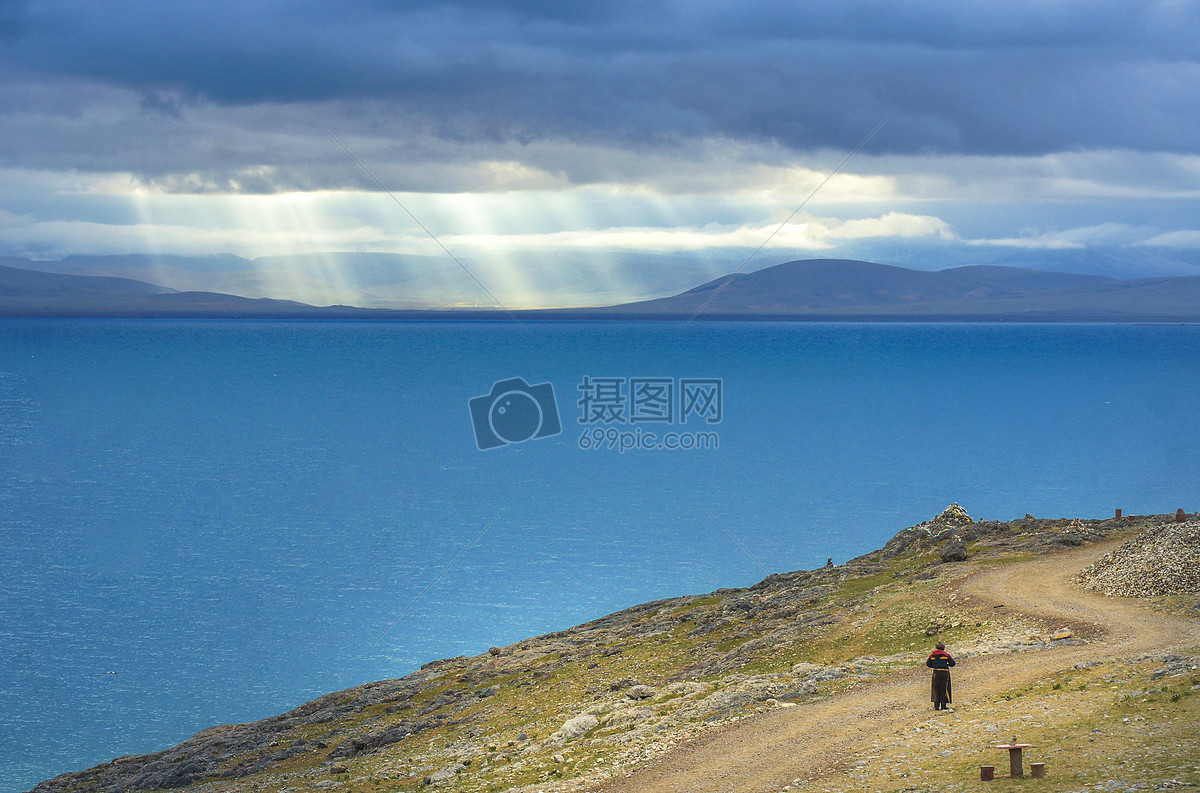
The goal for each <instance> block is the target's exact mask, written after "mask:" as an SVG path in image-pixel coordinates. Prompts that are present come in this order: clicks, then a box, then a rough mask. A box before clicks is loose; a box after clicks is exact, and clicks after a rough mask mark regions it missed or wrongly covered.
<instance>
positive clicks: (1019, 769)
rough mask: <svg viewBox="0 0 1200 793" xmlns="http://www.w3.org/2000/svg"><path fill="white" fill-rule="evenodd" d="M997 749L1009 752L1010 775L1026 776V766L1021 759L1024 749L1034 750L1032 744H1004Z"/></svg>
mask: <svg viewBox="0 0 1200 793" xmlns="http://www.w3.org/2000/svg"><path fill="white" fill-rule="evenodd" d="M996 748H997V749H1007V750H1008V775H1009V776H1012V777H1023V776H1025V766H1024V764H1023V761H1022V759H1021V750H1022V749H1032V748H1033V744H1031V743H1002V744H1000V745H999V746H997V747H996Z"/></svg>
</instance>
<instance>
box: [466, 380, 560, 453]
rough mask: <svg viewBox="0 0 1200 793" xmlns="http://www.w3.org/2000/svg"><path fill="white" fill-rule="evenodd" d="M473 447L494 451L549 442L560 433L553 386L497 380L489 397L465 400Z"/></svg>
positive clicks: (486, 395) (521, 381) (487, 395)
mask: <svg viewBox="0 0 1200 793" xmlns="http://www.w3.org/2000/svg"><path fill="white" fill-rule="evenodd" d="M467 404H468V405H469V406H470V408H471V424H472V425H473V426H474V427H475V445H476V446H478V447H479V448H480V450H485V449H495V448H496V447H497V446H507V445H508V444H510V443H521V442H522V441H527V440H529V439H530V438H549V437H550V436H552V435H558V434H559V433H561V432H562V422H561V421H559V418H558V404H557V403H556V402H555V401H554V386H553V385H551V384H550V383H539V384H538V385H532V386H531V385H529V383H526V382H525V381H524V380H522V379H521V378H520V377H512V378H509V379H508V380H498V381H496V383H495V384H494V385H493V386H492V390H491V392H490V393H488V394H485V395H484V396H478V397H475V398H474V399H471V400H468V402H467Z"/></svg>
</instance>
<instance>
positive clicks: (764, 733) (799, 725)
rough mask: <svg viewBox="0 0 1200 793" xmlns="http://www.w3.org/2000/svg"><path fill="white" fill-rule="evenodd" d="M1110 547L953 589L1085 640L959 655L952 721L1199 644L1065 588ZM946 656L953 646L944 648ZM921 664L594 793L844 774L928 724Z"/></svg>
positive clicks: (713, 741)
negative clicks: (1120, 661) (1103, 669)
mask: <svg viewBox="0 0 1200 793" xmlns="http://www.w3.org/2000/svg"><path fill="white" fill-rule="evenodd" d="M1115 544H1116V543H1112V542H1108V543H1101V544H1097V545H1093V546H1088V547H1084V548H1079V549H1077V550H1071V551H1065V552H1060V553H1054V554H1050V555H1048V556H1044V557H1040V558H1038V559H1034V560H1031V561H1028V562H1022V563H1016V564H1006V565H998V566H996V567H992V568H989V569H984V570H982V571H979V572H976V573H974V574H972V575H971V576H969V577H967V578H966V579H964V580H963V581H961V582H960V583H959V585H958V589H959V591H960V593H961V594H962V595H963V596H965V597H968V598H970V599H972V600H975V601H977V602H984V603H988V604H991V605H993V606H994V607H999V606H1003V608H1004V609H1005V610H1008V611H1013V612H1020V613H1023V614H1028V615H1032V616H1035V617H1039V618H1042V619H1045V620H1047V621H1049V622H1050V623H1051V624H1052V625H1053V626H1054V627H1056V628H1057V627H1059V626H1069V627H1071V629H1072V630H1073V631H1075V633H1076V635H1079V636H1084V637H1087V638H1088V639H1089V641H1088V643H1086V644H1082V645H1067V646H1061V647H1053V648H1050V649H1046V650H1033V651H1027V652H1022V653H1012V654H1008V653H1005V654H1001V655H987V656H978V657H974V658H969V659H965V660H964V661H963V662H961V663H960V664H959V666H958V668H957V669H956V670H955V678H954V693H955V707H956V708H957V710H956V711H951V712H947V713H945V714H940V717H941V718H945V719H949V720H956V719H958V718H960V717H961V715H962V714H963V713H970V712H971V709H972V707H973V705H974V704H975V703H976V702H978V701H979V700H980V699H983V698H987V697H990V696H992V695H994V694H998V693H1000V692H1003V691H1007V690H1009V689H1013V688H1018V687H1021V686H1025V685H1028V684H1030V683H1032V682H1034V681H1036V680H1039V679H1041V678H1044V677H1048V676H1051V675H1055V674H1058V673H1060V672H1062V671H1064V670H1067V669H1069V668H1071V667H1072V666H1074V665H1075V664H1078V663H1080V662H1084V661H1101V660H1106V659H1110V658H1118V657H1125V656H1129V655H1135V654H1138V653H1143V652H1149V651H1158V650H1167V649H1172V648H1182V647H1188V646H1192V645H1195V644H1197V643H1198V642H1200V620H1193V619H1187V618H1182V617H1172V616H1168V615H1163V614H1157V613H1155V612H1153V611H1151V610H1150V609H1149V608H1148V607H1147V606H1146V605H1145V604H1143V603H1141V602H1139V601H1137V600H1134V599H1128V598H1115V597H1108V596H1105V595H1101V594H1099V593H1096V592H1088V591H1084V590H1082V589H1080V588H1079V587H1078V586H1076V585H1074V584H1073V583H1071V579H1072V578H1073V577H1074V576H1075V575H1076V574H1078V573H1079V571H1080V570H1082V569H1083V568H1084V567H1086V566H1088V565H1089V564H1091V563H1092V562H1094V561H1096V560H1097V559H1098V558H1099V557H1100V556H1102V555H1103V554H1104V553H1106V552H1107V551H1109V550H1111V549H1112V548H1113V547H1114V545H1115ZM950 649H951V650H952V651H953V647H952V648H950ZM928 699H929V680H928V677H927V672H926V670H925V669H924V668H919V669H913V670H911V671H905V672H902V673H897V674H893V675H889V676H887V677H884V678H881V679H880V680H878V681H877V682H874V683H871V684H868V685H866V686H864V687H862V688H860V689H856V690H853V691H848V692H845V693H842V694H838V695H834V696H831V697H829V698H828V699H824V700H821V701H818V702H813V703H809V704H805V705H798V706H796V707H793V708H787V709H781V710H774V711H770V712H768V713H766V714H763V715H761V716H755V717H752V718H749V719H746V720H743V721H740V722H738V723H736V724H733V725H731V726H729V727H727V728H725V729H722V730H717V731H714V732H711V733H706V734H705V735H704V736H703V737H701V738H700V739H698V740H696V741H695V742H693V743H691V744H688V745H685V746H682V747H680V748H679V749H677V750H675V751H673V752H671V753H670V754H668V755H666V756H665V757H663V758H661V759H659V760H657V761H655V762H653V763H651V764H649V765H648V766H645V767H643V768H641V769H638V770H636V771H634V772H633V773H632V774H631V775H629V776H627V777H624V778H621V779H618V780H615V781H612V782H609V783H608V784H606V785H602V786H599V787H596V788H593V789H594V790H596V791H600V792H601V793H635V791H636V793H679V792H680V791H688V793H706V792H708V791H711V793H767V792H769V791H778V790H780V789H781V788H782V787H783V786H785V785H788V784H791V783H792V781H793V780H795V779H800V780H804V781H814V780H819V779H822V778H826V777H830V776H833V775H836V774H839V773H840V772H842V771H844V770H846V769H847V768H848V767H849V766H850V764H851V763H852V762H853V760H854V759H855V758H856V756H858V755H860V754H863V753H865V752H866V750H867V749H869V748H870V746H871V745H872V744H873V743H875V742H877V741H879V740H881V739H883V738H886V737H887V736H888V735H894V734H896V733H897V732H898V731H901V730H904V729H906V728H908V727H910V726H911V725H912V724H914V723H916V722H918V721H920V720H922V719H929V718H930V717H931V716H933V714H934V711H932V710H931V708H930V705H929V702H928Z"/></svg>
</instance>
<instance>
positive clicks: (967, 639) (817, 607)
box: [58, 521, 1200, 793]
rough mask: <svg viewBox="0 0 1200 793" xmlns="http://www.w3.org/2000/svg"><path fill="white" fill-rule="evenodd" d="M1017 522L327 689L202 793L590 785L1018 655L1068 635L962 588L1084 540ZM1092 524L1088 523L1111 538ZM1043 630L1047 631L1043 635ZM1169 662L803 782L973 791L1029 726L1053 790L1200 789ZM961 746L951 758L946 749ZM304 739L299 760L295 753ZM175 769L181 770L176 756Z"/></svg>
mask: <svg viewBox="0 0 1200 793" xmlns="http://www.w3.org/2000/svg"><path fill="white" fill-rule="evenodd" d="M1019 523H1020V522H1016V523H1014V524H1012V525H1009V524H999V526H1000V528H998V529H995V530H994V531H992V532H991V534H990V535H988V536H984V537H983V538H981V539H978V540H977V541H976V542H975V543H974V544H973V545H972V547H971V550H972V559H971V560H970V561H968V562H965V563H950V564H946V563H942V562H941V560H940V559H939V558H938V545H939V544H938V543H935V542H925V543H924V544H922V543H915V544H914V547H910V548H908V549H906V550H907V552H906V553H901V554H900V555H897V556H894V557H892V558H888V559H885V558H884V556H885V555H886V554H884V553H881V552H878V551H877V552H875V553H873V554H868V555H867V556H866V557H861V558H860V559H859V560H855V561H854V562H851V563H848V564H847V565H845V566H842V567H836V568H824V569H821V570H816V571H810V572H800V573H791V574H786V575H783V576H772V577H771V578H769V579H767V580H766V581H764V582H762V583H761V584H759V585H756V587H753V588H751V589H749V590H721V591H719V592H717V593H713V594H712V595H708V596H701V597H686V598H676V599H671V600H665V601H659V602H656V603H651V604H644V605H642V606H638V607H635V608H633V609H630V610H627V611H625V612H621V613H619V614H616V615H611V616H609V617H606V618H603V619H601V620H597V621H595V622H592V623H588V624H586V625H583V626H579V627H577V628H574V629H571V630H570V631H564V632H561V633H557V634H550V635H548V636H545V637H538V638H536V639H530V640H528V641H525V642H520V643H518V644H516V645H512V646H510V647H506V648H501V649H500V651H499V652H498V653H497V654H485V655H481V656H476V657H472V658H458V659H449V660H446V661H440V662H435V663H434V664H430V665H427V667H426V668H425V669H424V670H422V672H420V673H417V675H414V676H412V677H411V678H409V679H406V681H408V682H407V683H405V681H396V682H397V684H400V683H404V685H396V686H393V687H392V688H389V689H387V690H386V695H378V691H380V690H381V689H378V688H373V687H372V686H367V687H360V688H358V689H350V690H349V691H347V692H341V693H340V694H337V695H329V697H326V698H323V699H322V700H321V701H320V702H324V703H326V707H327V709H328V708H329V707H332V708H333V709H334V710H333V711H331V712H335V713H336V712H337V708H339V707H340V708H341V709H342V712H341V713H340V715H337V716H336V717H335V718H333V719H330V720H320V721H317V722H315V723H310V724H300V723H282V724H281V725H280V726H279V727H278V729H277V730H276V732H275V733H273V734H272V735H270V736H269V740H266V741H265V742H264V741H259V742H258V744H257V745H255V746H253V747H252V748H250V749H249V750H248V751H240V750H238V749H237V746H238V745H237V744H236V742H234V741H232V740H231V741H230V746H231V751H230V752H229V753H228V756H226V757H223V758H222V759H221V760H220V763H219V767H220V769H233V768H235V767H243V768H244V767H246V766H248V765H251V764H253V763H254V762H255V761H264V760H269V761H270V762H269V767H266V768H265V769H264V770H262V771H261V772H258V773H254V774H252V775H249V776H244V777H241V778H238V779H213V778H211V776H210V778H209V779H208V780H206V781H202V782H200V783H198V784H195V785H192V786H191V787H190V789H195V790H205V791H214V793H215V791H263V792H264V793H277V792H278V791H286V790H288V789H294V790H296V791H299V790H310V789H314V787H313V786H317V787H316V788H315V789H321V788H325V789H335V790H339V791H344V792H345V793H368V792H370V793H373V792H374V791H392V790H394V791H401V790H404V791H407V790H419V789H423V788H425V787H426V782H425V780H426V779H427V778H429V777H430V776H432V775H434V774H436V773H437V772H438V771H442V770H444V769H445V770H447V775H448V776H449V778H448V779H446V780H445V781H441V782H439V785H438V786H439V788H440V789H443V790H448V791H464V793H465V792H466V791H501V790H508V789H511V788H518V787H522V786H528V785H535V784H545V783H558V784H557V786H558V787H562V788H566V789H570V788H581V787H586V786H587V785H589V784H593V783H594V782H595V781H596V780H597V779H601V778H604V777H606V776H608V775H609V774H612V773H615V772H619V770H620V769H621V768H623V767H626V766H628V765H631V764H634V763H637V762H640V761H643V760H645V759H646V758H649V757H652V756H654V755H655V754H658V753H661V752H663V751H666V750H668V749H669V748H670V747H671V746H672V745H674V744H675V743H677V742H678V741H680V740H686V739H687V738H688V737H689V736H692V735H695V734H697V733H698V732H700V731H703V730H705V729H708V728H710V727H712V726H713V725H717V724H721V723H725V722H727V721H729V720H732V719H737V718H740V717H743V716H745V715H748V714H752V713H754V712H758V711H760V710H762V709H764V708H768V707H772V706H774V701H779V702H787V701H789V700H791V701H802V700H806V699H810V698H813V697H821V696H825V695H828V694H830V693H833V692H835V691H839V690H842V689H844V688H847V687H854V686H864V685H870V683H871V681H870V676H873V675H877V674H880V673H885V672H887V671H888V670H890V669H893V668H898V667H902V666H911V665H914V664H919V663H921V661H922V660H923V657H924V654H925V653H926V652H927V650H928V647H929V645H930V643H931V642H932V641H934V639H933V638H931V636H932V635H935V634H936V635H937V636H938V638H940V639H942V640H943V641H946V642H947V643H949V644H951V645H952V646H954V647H956V648H958V649H959V651H960V652H963V653H965V654H968V655H969V654H971V653H973V652H996V651H1011V652H1019V651H1020V650H1022V649H1024V648H1027V647H1032V646H1036V645H1037V642H1038V641H1044V639H1045V636H1044V635H1045V633H1046V632H1047V631H1048V630H1053V628H1054V627H1056V626H1046V625H1038V624H1036V623H1033V622H1031V621H1030V620H1028V619H1027V618H1024V617H1021V616H1020V615H1013V614H1005V613H1003V612H1000V613H997V612H995V611H994V610H992V609H991V608H988V607H984V606H981V605H972V604H968V603H965V602H961V601H959V602H955V601H954V600H952V599H950V592H951V584H952V582H953V581H954V580H956V579H958V578H960V577H961V576H962V575H963V574H964V573H965V572H966V571H967V570H968V569H969V568H971V567H972V566H974V565H979V564H1005V563H1010V562H1011V561H1015V560H1020V559H1021V558H1028V556H1029V554H1030V553H1031V551H1030V550H1028V548H1029V547H1031V546H1030V542H1029V541H1028V538H1029V537H1032V536H1034V535H1037V536H1041V537H1043V539H1044V537H1047V536H1049V537H1054V536H1055V535H1056V533H1059V534H1061V533H1064V532H1071V531H1072V528H1071V526H1070V525H1069V524H1068V522H1066V521H1061V522H1056V523H1055V522H1041V523H1042V524H1045V525H1040V526H1038V527H1024V528H1025V529H1030V531H1025V530H1023V528H1022V527H1020V526H1019V525H1017V524H1019ZM1108 523H1111V521H1110V522H1108ZM1095 524H1099V522H1090V523H1089V529H1090V530H1092V531H1102V529H1101V528H1098V527H1097V526H1096V525H1095ZM1104 525H1106V524H1099V526H1101V527H1102V526H1104ZM1075 526H1076V528H1077V527H1078V524H1075ZM984 533H985V534H987V532H984ZM898 536H899V535H898ZM1034 544H1035V545H1036V543H1034ZM1164 605H1168V606H1171V605H1173V606H1175V607H1182V606H1183V605H1184V604H1183V601H1182V600H1176V601H1169V602H1168V601H1164ZM1037 635H1041V639H1040V640H1039V639H1036V638H1030V637H1031V636H1037ZM797 665H799V666H797ZM1159 666H1161V664H1160V663H1158V662H1156V661H1152V660H1147V661H1142V662H1137V663H1132V664H1122V663H1114V664H1104V665H1099V666H1096V667H1092V668H1089V669H1083V670H1078V674H1074V675H1071V676H1070V677H1067V678H1063V679H1061V680H1047V681H1044V683H1042V684H1039V685H1038V686H1035V687H1033V688H1030V689H1027V690H1014V691H1010V692H1007V693H1006V694H1004V695H1003V696H1002V697H1000V698H999V699H997V700H996V701H993V702H989V703H987V706H986V707H984V708H975V709H974V711H977V713H976V712H973V713H972V714H971V716H970V719H969V720H968V719H967V718H966V717H965V716H963V715H959V714H955V718H956V719H957V720H958V722H959V724H958V726H956V727H955V728H954V729H953V730H950V729H948V728H947V726H946V723H945V722H944V721H942V722H939V721H938V720H936V719H932V718H931V719H930V720H929V721H927V722H922V723H921V724H917V725H914V727H913V730H912V731H911V732H910V733H907V734H904V735H898V736H896V739H895V740H894V741H891V742H890V743H889V745H884V746H879V747H877V750H876V751H874V752H872V753H871V754H872V757H870V758H869V759H866V760H865V763H864V764H863V765H861V766H858V767H856V768H855V769H853V770H851V771H850V772H849V773H848V774H847V775H845V776H844V777H843V778H842V784H833V785H831V784H823V785H819V786H814V787H810V788H806V789H811V790H846V791H850V790H881V791H882V790H887V791H892V790H895V791H902V790H908V791H911V790H951V789H958V788H961V787H962V786H963V780H969V779H972V778H974V779H978V769H977V766H978V765H979V762H978V757H989V758H990V757H991V755H993V754H998V753H997V752H996V751H995V750H994V749H990V748H989V747H991V746H992V744H994V743H996V742H997V741H999V740H1007V739H1009V738H1012V737H1016V736H1017V735H1018V734H1019V737H1020V738H1021V740H1023V741H1025V742H1030V743H1035V744H1038V745H1039V746H1046V747H1060V748H1058V749H1051V750H1048V752H1047V755H1043V756H1042V757H1040V758H1038V757H1033V758H1031V759H1033V760H1037V759H1043V760H1045V761H1047V762H1048V763H1050V764H1051V768H1052V769H1053V775H1052V777H1051V778H1050V779H1048V780H1045V781H1039V782H1038V783H1037V784H1038V785H1039V789H1040V790H1045V791H1059V790H1075V789H1078V788H1079V787H1080V785H1081V784H1084V783H1092V782H1101V781H1104V780H1108V779H1113V778H1129V779H1132V780H1139V779H1159V778H1162V779H1172V778H1176V777H1177V778H1179V779H1180V780H1186V781H1188V782H1190V783H1192V784H1200V746H1198V744H1197V738H1196V736H1197V735H1200V672H1195V673H1191V676H1190V677H1189V676H1187V675H1184V676H1183V677H1179V678H1170V682H1169V683H1167V682H1166V681H1165V680H1159V679H1154V678H1153V677H1152V675H1153V673H1154V670H1155V669H1157V668H1159ZM628 678H631V679H633V680H635V681H637V682H638V683H642V684H648V685H650V686H653V687H655V689H656V694H655V695H654V696H653V697H651V698H648V699H646V700H642V701H634V700H632V699H630V698H628V697H627V696H626V695H627V693H628V691H629V689H628V680H624V682H622V681H623V679H628ZM380 685H382V684H376V686H380ZM1164 686H1167V687H1164ZM372 691H374V692H375V694H372V693H371V692H372ZM585 712H591V713H593V714H594V715H596V716H597V718H598V720H599V723H598V724H597V725H596V726H595V727H593V728H592V729H591V730H590V731H589V732H588V733H587V734H586V735H583V736H581V737H577V738H574V739H571V740H565V739H562V738H555V737H554V733H555V731H556V730H558V729H559V728H560V727H561V726H562V725H563V724H564V722H565V721H567V720H568V719H570V718H572V717H575V716H577V715H579V714H582V713H585ZM931 715H932V713H931ZM1126 718H1128V719H1129V720H1128V721H1125V720H1124V719H1126ZM1139 719H1142V720H1144V721H1140V720H1139ZM293 721H295V720H293ZM397 725H402V726H399V727H397ZM1151 726H1153V727H1155V728H1156V729H1154V730H1149V729H1148V728H1149V727H1151ZM1018 727H1019V729H1018ZM236 729H238V728H233V727H230V728H214V729H213V730H209V731H206V733H203V734H202V735H206V734H208V735H215V736H218V737H219V736H222V735H225V734H229V735H233V732H230V731H232V730H236ZM389 730H391V731H392V733H391V737H389V738H387V739H386V740H385V741H384V742H383V744H382V745H381V746H380V747H379V748H376V749H369V748H368V749H367V750H365V751H361V752H354V751H351V747H352V741H353V740H355V739H359V740H360V741H366V740H367V739H369V737H370V736H380V735H387V734H388V731H389ZM397 730H398V731H397ZM223 731H225V732H223ZM410 731H411V732H412V733H413V734H412V735H410V736H408V737H403V738H401V739H399V740H397V738H399V737H400V736H402V735H403V734H404V733H405V732H410ZM298 740H302V741H304V743H303V744H300V745H296V742H297V741H298ZM292 747H295V748H292ZM950 747H954V749H955V751H954V753H953V757H950V756H949V755H948V756H946V757H943V756H942V755H941V752H943V751H947V750H948V749H949V748H950ZM1066 747H1071V748H1072V751H1070V752H1066V751H1064V748H1066ZM289 748H292V749H291V750H292V751H293V752H295V756H293V757H290V758H281V757H280V754H281V753H282V752H285V751H286V750H288V749H289ZM964 750H966V751H964ZM1130 750H1132V754H1131V755H1130V756H1131V759H1130V760H1128V761H1127V763H1126V764H1125V765H1124V766H1118V767H1116V768H1114V767H1113V763H1115V762H1116V761H1115V760H1114V759H1113V758H1115V757H1117V756H1118V755H1119V754H1121V753H1122V752H1127V751H1130ZM1060 753H1061V754H1060ZM955 758H958V759H955ZM962 758H970V759H969V760H968V759H962ZM1101 758H1103V759H1104V760H1105V762H1103V763H1101V762H1100V759H1101ZM994 760H995V764H996V765H997V767H998V769H999V768H1000V767H1001V766H1003V765H1004V763H1003V758H1001V757H995V758H994ZM166 761H172V762H176V763H178V762H182V761H183V759H182V758H181V757H179V756H176V757H174V758H172V757H171V756H170V755H168V756H167V757H166V760H164V762H166ZM126 762H129V761H126ZM135 762H137V761H135ZM261 764H262V765H265V766H266V765H268V763H267V762H262V763H261ZM117 765H120V763H118V764H117ZM114 767H115V766H114ZM213 770H214V771H216V770H218V769H217V768H214V769H213ZM96 771H97V773H96V774H95V775H94V776H93V777H91V778H81V779H73V780H71V784H70V785H69V786H64V787H61V788H58V789H62V790H67V789H70V790H78V791H81V793H86V791H99V790H104V789H105V786H104V783H103V782H104V779H105V774H106V773H108V771H106V770H104V769H103V768H102V769H97V770H96ZM1118 771H1120V773H1119V774H1118V773H1117V772H1118ZM1122 775H1123V776H1122ZM570 780H576V782H575V783H573V782H571V781H570Z"/></svg>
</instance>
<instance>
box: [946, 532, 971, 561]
mask: <svg viewBox="0 0 1200 793" xmlns="http://www.w3.org/2000/svg"><path fill="white" fill-rule="evenodd" d="M966 560H967V544H966V543H965V542H963V541H962V538H960V537H955V538H954V539H952V540H950V542H948V543H946V544H945V545H943V546H942V561H943V562H965V561H966Z"/></svg>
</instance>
